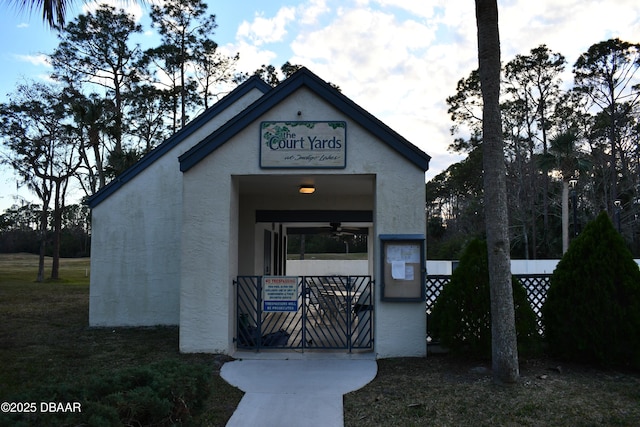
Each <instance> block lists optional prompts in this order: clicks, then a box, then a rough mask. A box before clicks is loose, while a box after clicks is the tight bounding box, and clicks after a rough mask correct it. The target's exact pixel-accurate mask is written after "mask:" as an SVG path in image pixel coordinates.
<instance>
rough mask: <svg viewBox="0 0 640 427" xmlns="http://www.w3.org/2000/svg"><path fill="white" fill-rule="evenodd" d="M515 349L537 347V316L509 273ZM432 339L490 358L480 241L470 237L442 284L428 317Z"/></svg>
mask: <svg viewBox="0 0 640 427" xmlns="http://www.w3.org/2000/svg"><path fill="white" fill-rule="evenodd" d="M511 285H512V288H513V301H514V308H515V317H516V333H517V336H518V349H519V351H520V352H522V353H533V352H535V351H537V349H538V346H539V335H538V332H537V330H536V315H535V313H534V312H533V310H532V309H531V305H530V304H529V302H528V301H527V294H526V291H525V289H524V287H523V286H522V284H521V283H520V282H519V281H518V280H517V279H516V278H515V277H514V276H512V281H511ZM430 322H431V326H430V329H431V331H432V333H433V336H434V338H435V339H439V340H440V342H441V343H442V344H443V345H444V346H445V347H447V348H448V349H449V350H451V351H452V352H459V353H460V352H464V353H468V354H471V355H474V356H480V357H487V358H490V357H491V298H490V289H489V261H488V255H487V245H486V243H485V242H484V241H483V240H478V239H476V240H472V241H471V242H470V243H469V245H468V246H467V248H466V249H465V251H464V253H463V254H462V256H461V258H460V263H459V264H458V268H456V270H455V271H454V272H453V275H452V276H451V281H450V282H449V283H448V284H447V285H445V286H444V288H443V289H442V292H441V293H440V296H439V297H438V299H437V301H436V303H435V305H434V307H433V312H432V314H431V317H430Z"/></svg>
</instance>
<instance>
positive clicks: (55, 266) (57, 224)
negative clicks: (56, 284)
mask: <svg viewBox="0 0 640 427" xmlns="http://www.w3.org/2000/svg"><path fill="white" fill-rule="evenodd" d="M61 185H62V183H61V182H60V181H59V180H56V181H55V186H56V187H55V199H54V201H53V203H54V208H53V261H52V263H51V279H53V280H58V279H59V278H60V234H61V229H62V205H61V203H60V186H61Z"/></svg>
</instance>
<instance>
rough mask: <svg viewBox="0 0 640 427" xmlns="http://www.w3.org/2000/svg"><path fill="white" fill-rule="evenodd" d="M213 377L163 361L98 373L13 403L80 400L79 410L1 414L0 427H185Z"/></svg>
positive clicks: (192, 367)
mask: <svg viewBox="0 0 640 427" xmlns="http://www.w3.org/2000/svg"><path fill="white" fill-rule="evenodd" d="M211 377H212V370H211V369H210V368H209V367H208V366H205V365H200V364H186V363H181V362H178V361H163V362H158V363H154V364H151V365H144V366H139V367H132V368H124V369H120V370H117V371H114V372H104V373H98V374H96V375H94V376H92V377H91V378H90V379H89V380H87V381H86V382H85V383H83V384H81V385H69V384H65V383H58V384H54V385H44V386H41V387H38V388H35V389H33V390H30V391H29V392H28V393H27V394H24V395H20V396H16V397H15V398H13V400H14V401H16V402H18V401H19V402H37V401H48V402H80V403H81V405H82V412H80V413H78V412H76V413H71V412H68V413H44V414H38V413H35V414H0V425H16V426H20V425H25V426H26V425H91V426H113V425H154V426H171V425H180V424H186V425H189V423H190V422H191V421H192V420H193V417H194V415H195V413H196V412H197V411H198V410H199V409H201V407H202V406H203V403H204V401H205V399H206V398H207V397H208V395H209V393H210V390H211V389H210V388H211Z"/></svg>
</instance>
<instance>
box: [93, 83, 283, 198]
mask: <svg viewBox="0 0 640 427" xmlns="http://www.w3.org/2000/svg"><path fill="white" fill-rule="evenodd" d="M253 89H258V90H259V91H260V92H262V93H267V92H269V91H270V90H271V89H272V88H271V86H269V85H268V84H267V83H265V82H264V81H263V80H262V79H261V78H259V77H257V76H253V77H251V78H249V79H248V80H247V81H245V82H244V83H242V84H241V85H239V86H238V87H236V88H235V89H234V90H233V91H231V92H230V93H229V94H228V95H226V96H225V97H224V98H222V99H221V100H220V101H218V102H216V103H215V104H214V105H213V106H212V107H210V108H208V109H207V110H205V111H204V112H203V113H202V114H200V115H199V116H198V117H196V118H195V119H193V120H192V121H190V122H189V123H188V124H187V125H186V126H185V127H183V128H182V129H180V130H179V131H178V132H176V133H175V134H173V135H172V136H170V137H169V138H168V139H166V140H165V141H164V142H162V143H161V144H160V145H158V146H157V147H156V148H154V149H153V150H151V151H150V152H149V153H148V154H146V155H145V156H144V157H143V158H142V159H140V161H138V162H137V163H136V164H135V165H133V166H131V167H130V168H129V169H127V170H126V171H124V172H123V173H122V174H121V175H120V176H118V177H117V178H116V179H114V180H113V181H111V182H110V183H109V184H107V185H106V186H104V187H103V188H102V189H101V190H100V191H98V192H97V193H96V194H94V195H93V196H91V197H89V198H88V199H87V200H86V202H85V203H86V204H87V205H88V206H89V207H90V208H93V207H94V206H97V205H98V204H100V203H101V202H102V201H103V200H104V199H106V198H107V197H109V196H110V195H111V194H113V193H114V192H115V191H117V190H118V189H119V188H120V187H122V186H123V185H124V184H126V183H127V182H129V181H131V180H132V179H133V178H134V177H135V176H136V175H138V174H139V173H140V172H142V171H143V170H145V169H146V168H148V167H149V166H150V165H151V164H153V163H154V162H155V161H156V160H158V159H159V158H160V157H162V156H164V155H165V154H166V153H167V152H169V151H171V150H172V149H173V148H174V147H175V146H177V145H178V144H180V143H181V142H182V141H184V140H185V139H186V138H188V137H189V136H190V135H191V134H193V133H194V132H195V131H197V130H198V129H199V128H200V127H202V126H203V125H204V124H206V123H207V122H209V121H210V120H211V119H213V118H214V117H216V116H217V115H218V114H220V113H221V112H223V111H224V110H226V109H227V108H228V107H230V106H231V105H233V104H234V103H235V102H236V101H238V100H239V99H240V98H242V97H243V96H245V95H246V94H247V93H249V92H251V91H252V90H253Z"/></svg>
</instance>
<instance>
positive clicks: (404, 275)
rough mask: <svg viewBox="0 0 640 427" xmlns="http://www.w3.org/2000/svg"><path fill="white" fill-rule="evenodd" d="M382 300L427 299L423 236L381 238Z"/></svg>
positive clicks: (406, 300) (388, 236)
mask: <svg viewBox="0 0 640 427" xmlns="http://www.w3.org/2000/svg"><path fill="white" fill-rule="evenodd" d="M380 244H381V254H382V262H381V264H380V265H381V266H382V272H381V273H382V286H381V288H382V300H383V301H403V302H414V301H415V302H419V301H424V300H425V289H424V283H425V282H424V280H425V272H426V268H425V250H424V245H425V239H424V236H423V235H413V234H410V235H395V234H394V235H380Z"/></svg>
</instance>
